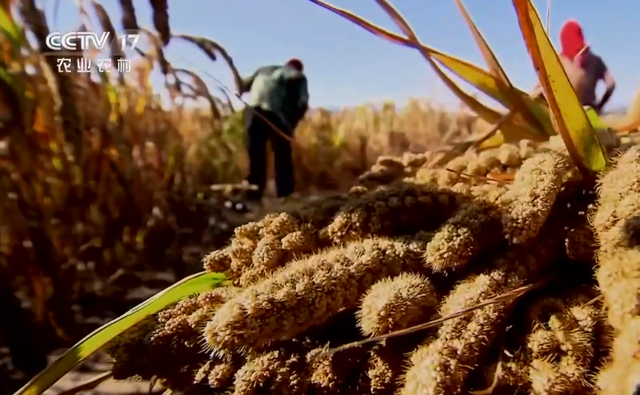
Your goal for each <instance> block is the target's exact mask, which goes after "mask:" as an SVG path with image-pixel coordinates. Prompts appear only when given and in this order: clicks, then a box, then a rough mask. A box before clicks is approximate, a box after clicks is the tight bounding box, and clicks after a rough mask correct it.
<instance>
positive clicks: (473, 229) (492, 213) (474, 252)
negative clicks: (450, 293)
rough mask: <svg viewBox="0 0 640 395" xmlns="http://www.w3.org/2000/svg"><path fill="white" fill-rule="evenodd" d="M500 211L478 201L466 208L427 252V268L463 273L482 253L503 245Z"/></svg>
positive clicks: (446, 226)
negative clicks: (462, 270) (461, 271)
mask: <svg viewBox="0 0 640 395" xmlns="http://www.w3.org/2000/svg"><path fill="white" fill-rule="evenodd" d="M499 218H500V217H499V214H498V210H497V208H496V207H492V206H490V205H488V204H485V203H483V202H481V201H478V200H476V201H475V202H470V203H467V204H464V205H462V206H460V208H458V210H457V211H456V212H455V213H454V214H453V216H452V217H451V218H449V219H448V220H447V221H446V222H445V223H444V224H443V225H442V226H441V227H440V229H438V231H437V232H436V233H435V235H434V236H433V239H432V240H431V242H429V244H428V245H427V249H426V251H425V264H426V265H427V267H428V268H430V269H431V270H433V271H434V272H436V273H451V272H454V271H456V270H460V269H463V268H464V267H465V266H466V265H467V264H468V263H469V262H470V261H471V260H472V259H473V258H475V257H477V256H478V255H480V254H481V253H482V252H484V251H487V250H491V249H495V248H496V247H497V246H499V245H500V243H501V242H502V240H503V238H502V236H501V235H502V226H501V222H500V219H499Z"/></svg>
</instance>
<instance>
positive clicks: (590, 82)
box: [560, 20, 616, 113]
mask: <svg viewBox="0 0 640 395" xmlns="http://www.w3.org/2000/svg"><path fill="white" fill-rule="evenodd" d="M560 45H561V48H562V53H561V56H560V60H561V61H562V64H563V66H564V68H565V71H566V72H567V76H568V77H569V80H570V81H571V84H572V85H573V88H574V89H575V91H576V94H577V95H578V98H579V99H580V102H581V103H582V105H583V106H591V107H593V109H594V110H596V112H598V113H600V112H601V111H602V109H603V108H604V106H605V105H606V104H607V102H608V101H609V99H610V98H611V95H612V94H613V91H614V90H615V87H616V83H615V80H614V79H613V76H612V75H611V72H610V71H609V69H608V68H607V65H606V64H605V63H604V61H603V60H602V58H601V57H600V56H598V55H596V54H595V53H593V52H592V51H591V48H590V47H589V45H588V44H587V43H586V41H585V39H584V33H583V31H582V27H581V26H580V24H579V23H578V22H576V21H574V20H569V21H567V22H565V23H564V25H562V29H561V30H560ZM600 81H604V83H605V87H606V90H605V92H604V95H603V96H602V98H601V99H600V100H599V101H598V100H597V99H596V87H597V85H598V82H600Z"/></svg>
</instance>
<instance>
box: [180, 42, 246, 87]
mask: <svg viewBox="0 0 640 395" xmlns="http://www.w3.org/2000/svg"><path fill="white" fill-rule="evenodd" d="M173 36H174V37H176V38H180V39H182V40H185V41H188V42H190V43H192V44H194V45H196V46H197V47H198V48H200V49H201V50H202V51H203V52H204V53H205V55H207V56H208V57H209V59H211V60H212V61H214V62H215V61H216V60H217V56H216V53H219V54H220V56H222V58H223V59H224V60H225V62H226V63H227V65H228V66H229V69H230V70H231V74H232V75H233V82H234V83H235V85H236V92H237V93H240V92H241V91H242V89H241V88H242V77H240V72H238V69H237V68H236V66H235V63H234V61H233V58H231V56H230V55H229V53H228V52H227V50H226V49H224V47H222V46H221V45H220V44H218V43H217V42H215V41H213V40H209V39H208V38H205V37H196V36H190V35H188V34H174V35H173Z"/></svg>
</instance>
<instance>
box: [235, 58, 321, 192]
mask: <svg viewBox="0 0 640 395" xmlns="http://www.w3.org/2000/svg"><path fill="white" fill-rule="evenodd" d="M246 92H249V93H250V94H251V99H250V100H249V102H248V104H249V106H248V108H247V109H246V110H245V117H246V119H245V125H246V126H245V131H246V141H247V152H248V154H249V175H248V177H247V181H248V182H249V184H252V185H254V186H256V187H257V190H251V191H249V192H248V193H247V198H248V199H249V200H250V201H254V202H258V201H261V200H262V195H263V193H264V188H265V185H266V178H267V143H268V142H269V141H271V147H272V148H273V151H274V156H275V173H276V174H275V176H276V189H277V194H278V197H287V196H290V195H291V194H292V193H293V191H294V187H295V185H294V184H295V183H294V169H293V156H292V151H291V139H292V138H293V132H294V130H295V128H296V127H297V126H298V123H299V122H300V121H301V120H302V118H303V117H304V115H305V114H306V112H307V109H308V106H309V104H308V103H309V92H308V88H307V77H306V76H305V75H304V72H303V64H302V62H301V61H300V60H298V59H291V60H289V61H288V62H287V63H286V64H285V65H277V66H264V67H260V68H259V69H258V70H256V72H255V73H254V74H253V75H252V76H251V77H249V78H246V79H244V81H243V86H242V93H246ZM274 127H275V129H276V130H274Z"/></svg>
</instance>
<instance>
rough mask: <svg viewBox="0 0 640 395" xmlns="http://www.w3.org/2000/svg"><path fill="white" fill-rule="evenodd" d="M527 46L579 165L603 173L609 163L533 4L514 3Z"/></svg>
mask: <svg viewBox="0 0 640 395" xmlns="http://www.w3.org/2000/svg"><path fill="white" fill-rule="evenodd" d="M513 4H514V7H515V9H516V13H517V14H518V22H519V23H520V29H521V31H522V36H523V38H524V41H525V44H526V45H527V48H528V50H529V54H530V55H531V59H532V61H533V65H534V67H535V68H536V71H537V72H538V78H539V79H540V84H541V86H542V89H543V90H544V94H545V98H546V99H547V102H548V103H549V108H550V109H551V112H552V114H553V116H554V118H555V120H556V124H557V127H558V132H559V133H560V135H561V136H562V139H563V141H564V143H565V145H566V146H567V150H568V151H569V154H570V155H571V157H572V158H573V160H574V162H575V163H576V165H577V166H578V167H579V168H580V169H581V170H582V171H583V172H585V171H589V170H590V171H600V170H602V169H604V168H605V167H606V166H607V165H608V163H609V159H608V157H607V154H606V152H605V150H604V147H603V146H602V144H601V143H600V140H598V136H597V135H596V133H595V130H594V129H593V126H592V125H591V123H590V122H589V118H588V117H587V114H586V113H585V111H584V109H583V108H582V105H581V104H580V101H579V100H578V97H577V96H576V93H575V91H574V89H573V87H572V85H571V82H570V81H569V78H568V77H567V74H566V72H565V70H564V67H563V66H562V63H561V62H560V59H559V58H558V55H557V54H556V52H555V50H554V48H553V45H552V44H551V41H550V40H549V37H548V36H547V34H546V33H545V31H544V26H543V25H542V22H541V21H540V17H539V16H538V12H537V11H536V9H535V7H534V6H533V4H532V3H531V1H530V0H513Z"/></svg>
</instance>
